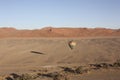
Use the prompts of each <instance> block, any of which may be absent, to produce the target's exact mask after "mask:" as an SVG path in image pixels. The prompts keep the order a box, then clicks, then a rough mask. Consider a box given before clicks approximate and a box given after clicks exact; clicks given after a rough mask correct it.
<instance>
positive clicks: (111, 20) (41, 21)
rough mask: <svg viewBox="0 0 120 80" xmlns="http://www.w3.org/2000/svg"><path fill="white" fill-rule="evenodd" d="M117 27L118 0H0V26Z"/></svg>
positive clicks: (119, 8)
mask: <svg viewBox="0 0 120 80" xmlns="http://www.w3.org/2000/svg"><path fill="white" fill-rule="evenodd" d="M46 26H53V27H89V28H91V27H92V28H93V27H105V28H120V0H0V27H15V28H17V29H36V28H37V29H39V28H43V27H46Z"/></svg>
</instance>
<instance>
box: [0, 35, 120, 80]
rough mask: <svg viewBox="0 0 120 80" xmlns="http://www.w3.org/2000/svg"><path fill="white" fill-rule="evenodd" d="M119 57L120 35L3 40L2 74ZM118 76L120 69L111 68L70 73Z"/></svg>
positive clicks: (103, 79) (81, 78)
mask: <svg viewBox="0 0 120 80" xmlns="http://www.w3.org/2000/svg"><path fill="white" fill-rule="evenodd" d="M71 40H74V41H75V42H76V43H77V45H76V46H75V47H74V49H73V50H71V48H70V47H69V45H68V42H69V41H71ZM116 60H120V37H100V38H99V37H98V38H94V37H93V38H4V39H0V75H5V74H10V73H30V72H31V71H32V70H33V71H34V70H36V71H37V70H39V69H41V68H47V69H48V68H50V70H53V71H54V69H55V70H57V69H58V68H56V67H59V66H67V67H71V66H78V65H89V64H96V63H113V62H115V61H116ZM51 68H52V69H51ZM113 73H114V74H113ZM119 79H120V70H119V69H115V70H114V69H112V70H105V71H104V70H95V71H91V73H89V74H82V75H78V76H73V77H72V76H71V79H70V80H119ZM40 80H47V79H40ZM48 80H51V79H48Z"/></svg>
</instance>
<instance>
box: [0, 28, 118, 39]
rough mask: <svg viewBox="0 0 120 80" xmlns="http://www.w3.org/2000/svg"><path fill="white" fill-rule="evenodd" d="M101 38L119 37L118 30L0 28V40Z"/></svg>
mask: <svg viewBox="0 0 120 80" xmlns="http://www.w3.org/2000/svg"><path fill="white" fill-rule="evenodd" d="M101 36H102V37H103V36H120V29H105V28H51V27H46V28H43V29H36V30H17V29H14V28H0V38H6V37H101Z"/></svg>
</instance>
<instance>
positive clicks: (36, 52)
mask: <svg viewBox="0 0 120 80" xmlns="http://www.w3.org/2000/svg"><path fill="white" fill-rule="evenodd" d="M30 52H31V53H35V54H42V55H45V54H44V53H42V52H38V51H30Z"/></svg>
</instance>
